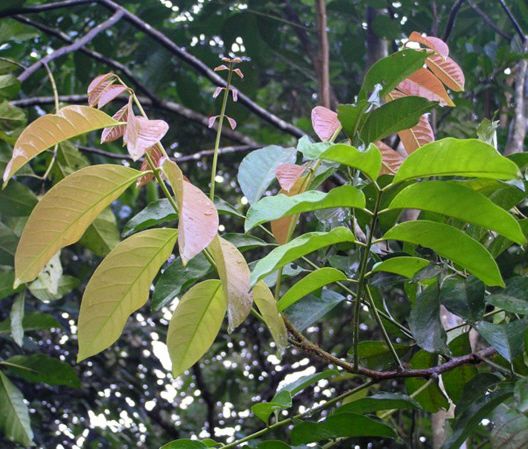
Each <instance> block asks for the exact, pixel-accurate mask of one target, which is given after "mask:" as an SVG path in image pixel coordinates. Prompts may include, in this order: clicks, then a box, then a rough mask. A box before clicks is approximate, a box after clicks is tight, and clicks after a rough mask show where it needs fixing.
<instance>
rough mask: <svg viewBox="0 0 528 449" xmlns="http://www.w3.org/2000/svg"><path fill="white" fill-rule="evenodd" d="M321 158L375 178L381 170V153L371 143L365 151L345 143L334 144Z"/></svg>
mask: <svg viewBox="0 0 528 449" xmlns="http://www.w3.org/2000/svg"><path fill="white" fill-rule="evenodd" d="M320 158H321V159H322V160H325V161H333V162H339V163H340V164H343V165H346V166H347V167H351V168H355V169H357V170H360V171H362V172H363V173H365V174H366V175H367V176H368V177H369V178H370V179H373V180H376V179H377V177H378V176H379V173H380V170H381V153H380V151H379V149H378V148H377V147H376V146H375V145H369V146H368V148H367V149H366V150H365V151H359V150H358V149H356V148H354V147H352V146H350V145H345V144H337V145H332V146H331V147H330V148H328V149H327V150H326V151H325V152H324V153H323V154H321V157H320Z"/></svg>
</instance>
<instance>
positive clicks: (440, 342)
mask: <svg viewBox="0 0 528 449" xmlns="http://www.w3.org/2000/svg"><path fill="white" fill-rule="evenodd" d="M409 328H410V330H411V332H412V334H413V337H414V339H415V340H416V343H417V344H418V346H420V347H421V348H423V349H425V350H426V351H427V352H434V353H437V352H441V353H446V352H449V350H448V348H447V345H446V341H447V335H446V333H445V330H444V327H443V326H442V322H441V321H440V299H439V291H438V283H436V282H435V283H434V284H432V285H430V286H428V287H427V288H426V289H425V290H424V291H423V292H422V293H421V294H420V295H418V297H417V298H416V302H415V303H414V305H413V308H412V310H411V315H410V317H409Z"/></svg>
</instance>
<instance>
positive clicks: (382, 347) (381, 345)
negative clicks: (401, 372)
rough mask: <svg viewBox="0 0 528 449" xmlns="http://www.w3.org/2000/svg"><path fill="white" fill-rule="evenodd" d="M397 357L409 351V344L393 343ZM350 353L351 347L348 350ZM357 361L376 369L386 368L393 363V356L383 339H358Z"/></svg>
mask: <svg viewBox="0 0 528 449" xmlns="http://www.w3.org/2000/svg"><path fill="white" fill-rule="evenodd" d="M393 346H394V349H395V350H396V353H397V354H398V356H399V357H403V356H404V355H405V354H406V353H407V352H409V349H410V348H409V346H408V345H406V344H403V343H395V344H393ZM349 353H350V354H351V355H352V354H353V353H352V348H351V349H350V350H349ZM358 355H359V362H360V363H361V365H363V366H365V367H367V368H371V369H377V370H383V369H388V368H390V367H392V366H393V365H394V356H393V355H392V352H391V350H390V348H389V347H388V346H387V343H386V342H384V341H369V340H364V341H360V342H359V344H358Z"/></svg>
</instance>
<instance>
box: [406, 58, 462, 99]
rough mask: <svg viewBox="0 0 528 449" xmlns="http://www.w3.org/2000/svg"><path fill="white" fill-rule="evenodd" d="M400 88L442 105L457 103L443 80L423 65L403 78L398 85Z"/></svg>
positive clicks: (408, 93)
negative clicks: (452, 98)
mask: <svg viewBox="0 0 528 449" xmlns="http://www.w3.org/2000/svg"><path fill="white" fill-rule="evenodd" d="M398 89H399V90H401V91H402V92H403V93H405V94H407V95H415V96H418V97H424V98H427V99H428V100H431V101H438V102H439V103H440V105H441V106H445V105H447V106H454V105H455V104H454V103H453V100H451V97H450V96H449V94H448V93H447V91H446V89H445V87H444V85H443V84H442V82H441V81H440V80H439V79H438V78H437V77H436V76H435V75H433V73H432V72H430V71H429V70H427V69H425V68H423V67H422V68H421V69H418V70H417V71H416V72H414V73H412V74H411V75H409V77H408V78H407V79H405V80H403V81H402V82H401V83H400V84H399V85H398Z"/></svg>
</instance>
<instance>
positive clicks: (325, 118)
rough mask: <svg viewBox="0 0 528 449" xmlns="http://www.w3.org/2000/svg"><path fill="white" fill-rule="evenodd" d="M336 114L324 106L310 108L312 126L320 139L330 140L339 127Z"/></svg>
mask: <svg viewBox="0 0 528 449" xmlns="http://www.w3.org/2000/svg"><path fill="white" fill-rule="evenodd" d="M339 126H340V123H339V120H338V119H337V114H336V113H335V112H334V111H331V110H330V109H328V108H325V107H324V106H316V107H315V108H313V109H312V127H313V129H314V131H315V134H317V136H318V137H319V139H321V140H323V141H324V140H330V139H331V137H332V136H333V135H334V133H335V132H336V131H337V129H338V128H339Z"/></svg>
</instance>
